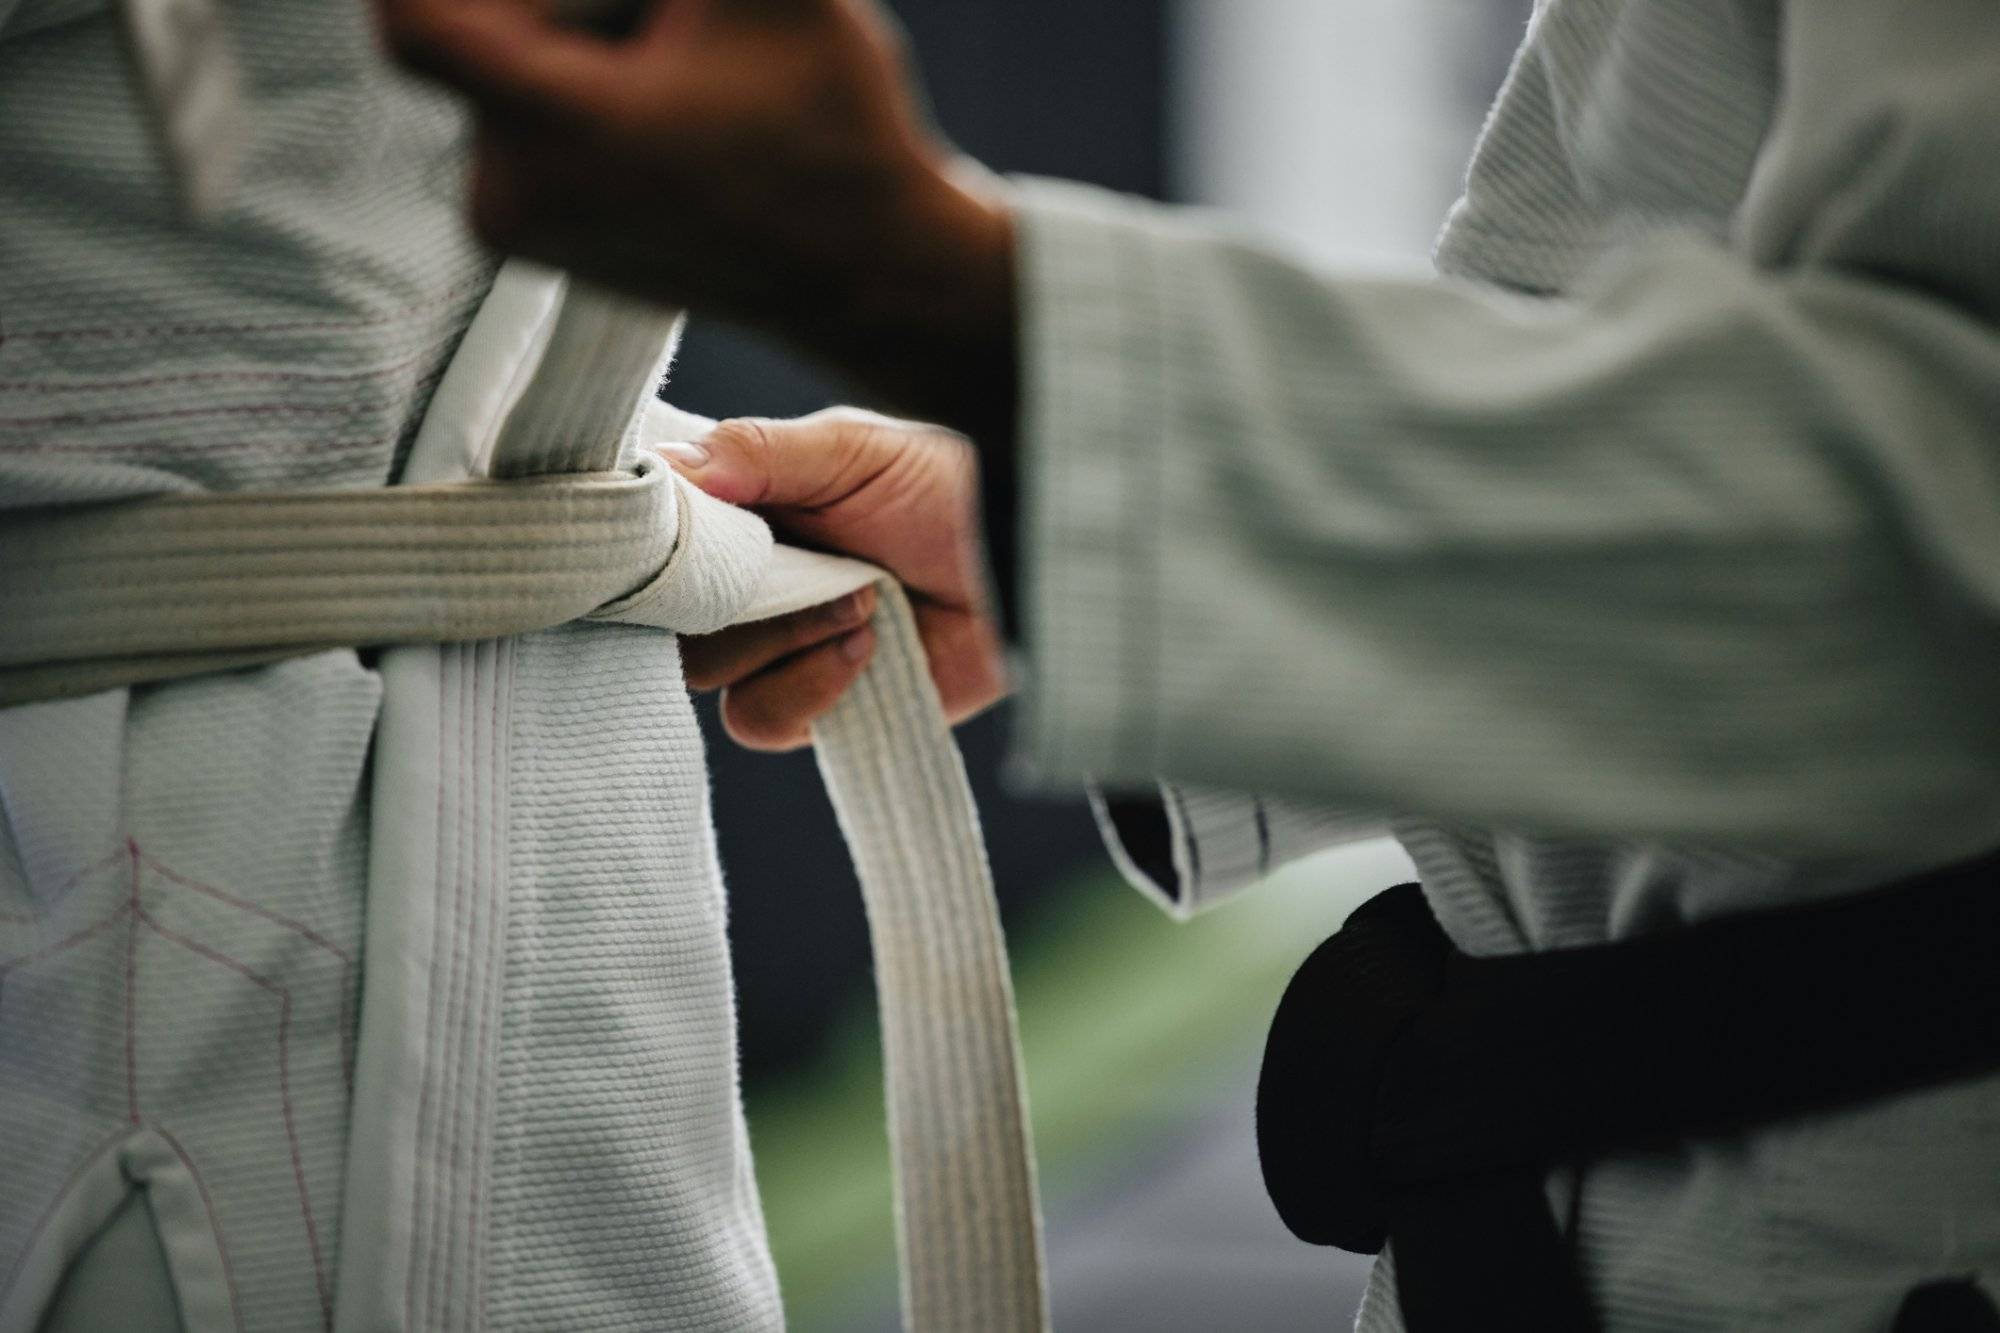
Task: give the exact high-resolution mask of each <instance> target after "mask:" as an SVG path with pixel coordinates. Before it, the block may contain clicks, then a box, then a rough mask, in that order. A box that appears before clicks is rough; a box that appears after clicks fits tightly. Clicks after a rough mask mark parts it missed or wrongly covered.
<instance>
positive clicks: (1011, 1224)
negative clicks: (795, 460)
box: [0, 268, 1048, 1331]
mask: <svg viewBox="0 0 2000 1333" xmlns="http://www.w3.org/2000/svg"><path fill="white" fill-rule="evenodd" d="M524 311H526V312H529V313H531V314H532V315H533V316H534V317H533V318H532V319H529V320H527V321H525V322H524V321H522V320H521V319H520V315H521V314H522V312H524ZM664 318H666V317H665V316H663V315H661V314H659V313H657V312H643V311H638V310H637V309H636V308H633V307H627V306H623V305H621V304H620V303H618V302H615V301H613V300H611V299H609V298H605V297H601V296H597V295H596V294H593V293H585V292H572V293H569V294H568V296H567V299H565V296H564V293H563V289H562V285H561V284H560V283H559V282H556V281H554V280H552V279H550V278H548V277H546V276H543V275H539V274H535V273H533V272H531V271H526V270H523V269H520V268H514V269H510V270H509V271H507V272H503V274H502V277H501V281H500V282H499V283H498V284H496V289H495V293H494V296H493V298H491V299H490V300H489V302H488V311H487V312H483V313H482V315H481V321H482V322H483V326H484V327H482V325H475V328H474V331H473V333H472V334H470V335H468V339H467V342H468V344H473V343H477V342H480V341H481V340H482V339H483V340H484V341H485V342H486V343H487V344H491V343H492V342H493V340H494V339H495V338H500V339H503V340H504V339H506V338H509V337H523V338H526V339H528V340H529V342H531V343H532V344H533V346H524V347H523V348H521V349H517V350H518V351H519V352H520V353H521V355H522V357H523V364H526V365H528V366H531V367H532V366H539V373H537V374H535V375H534V376H533V379H532V381H531V382H530V383H528V385H527V387H526V388H525V389H524V388H522V387H521V386H520V385H518V384H517V385H511V386H506V392H507V394H509V395H511V396H510V397H509V398H508V400H507V401H504V402H496V403H487V404H485V405H483V406H481V405H476V404H475V405H474V408H475V410H473V411H470V412H469V413H468V415H472V416H478V415H481V414H483V415H484V416H485V418H486V419H487V421H488V423H489V424H490V425H491V426H492V430H491V431H490V432H488V433H489V434H490V435H492V436H493V438H490V439H487V440H485V441H484V442H483V443H482V442H480V441H479V440H478V439H477V438H476V437H477V436H478V435H479V434H480V431H479V430H476V429H475V430H472V431H470V432H469V433H468V434H467V439H468V440H471V441H472V444H471V445H470V446H469V447H470V449H471V451H472V454H473V455H474V456H472V457H469V458H467V459H465V460H461V461H463V462H464V463H466V464H467V465H469V466H472V467H474V468H476V469H477V470H481V471H485V472H487V473H488V474H492V473H504V472H510V471H511V472H515V473H520V472H532V471H535V470H538V469H539V468H543V467H546V466H547V465H548V464H550V463H551V462H553V463H555V464H556V465H558V466H559V467H574V468H581V469H585V470H584V471H582V472H580V473H570V474H567V475H539V476H534V475H530V476H517V477H516V478H515V479H512V480H473V481H461V482H445V483H441V484H419V485H405V486H401V487H397V488H393V489H388V490H380V491H364V492H310V493H307V492H299V493H278V494H247V493H237V494H220V495H208V494H192V495H166V496H156V497H149V498H146V499H143V500H134V501H127V502H119V503H113V504H107V505H97V506H88V507H77V508H72V509H53V510H45V511H40V512H36V513H32V514H29V515H25V516H22V515H16V516H15V517H14V518H12V519H10V521H9V523H8V525H7V526H6V527H5V529H4V530H0V571H4V573H5V577H4V578H3V579H0V627H3V628H0V706H5V705H12V704H19V703H25V702H29V701H32V700H38V699H48V698H55V697H60V696H64V695H75V694H82V693H88V692H94V691H97V690H102V689H108V688H112V687H115V686H119V685H129V684H138V683H142V682H149V681H159V680H165V679H171V678H174V677H178V676H185V675H190V674H194V673H199V672H208V671H215V670H222V669H228V668H232V667H240V666H246V665H252V664H256V663H262V662H269V661H275V660H278V659H281V658H285V657H290V656H296V655H299V654H303V653H309V652H313V651H318V650H321V649H325V648H328V647H334V646H371V645H392V644H407V643H439V642H454V641H461V640H472V639H484V638H494V637H501V636H507V635H513V634H520V633H526V632H528V631H531V630H538V629H545V628H548V627H550V626H553V625H558V624H563V623H567V622H570V621H574V620H579V619H591V618H596V619H606V620H615V621H619V622H622V623H628V624H642V625H650V626H654V627H657V628H662V629H668V630H673V631H676V632H682V633H701V632H707V631H712V630H716V629H720V628H722V627H724V626H726V625H729V624H734V623H742V622H746V621H752V620H758V619H763V618H768V617H770V616H775V615H782V614H785V613H786V612H789V611H792V610H797V609H800V608H802V607H806V606H811V605H815V604H818V603H821V602H825V601H829V600H831V599H833V598H835V597H838V596H841V595H843V594H845V593H848V592H851V591H853V590H855V589H857V588H859V587H862V586H864V585H866V584H869V583H874V584H876V585H877V587H878V589H879V593H880V595H879V598H878V602H877V609H876V612H875V617H874V626H875V630H876V635H877V647H876V651H875V655H874V657H873V659H872V661H871V662H870V664H869V666H868V667H867V669H866V670H865V671H864V672H863V674H862V676H861V678H860V680H859V681H858V682H857V683H856V685H855V686H854V687H852V688H851V689H850V690H849V691H848V693H847V694H846V696H845V697H844V698H843V699H842V700H841V701H840V703H839V704H837V705H836V706H835V707H834V708H833V710H832V711H831V712H829V713H828V714H826V715H825V716H824V717H822V718H821V719H820V721H819V722H818V723H817V724H816V725H815V727H814V730H813V739H814V744H815V747H816V751H817V755H818V759H819V764H820V768H821V772H822V773H823V775H824V777H825V781H826V785H827V789H828V792H829V794H830V796H831V798H832V801H833V804H834V807H835V810H836V812H837V814H838V815H839V819H840V825H841V828H842V831H843V833H844V834H845V836H846V839H847V843H848V847H849V850H850V853H851V854H852V856H853V859H854V864H855V868H856V870H857V872H858V874H859V878H860V881H861V888H862V895H863V898H864V901H865V903H866V907H867V912H868V920H869V928H870V934H871V936H872V940H873V945H874V953H875V972H876V981H877V988H878V994H879V1001H880V1007H881V1015H882V1031H883V1046H884V1058H885V1068H886V1082H887V1087H886V1100H887V1108H888V1124H889V1135H890V1144H891V1155H892V1161H893V1165H894V1170H895V1174H896V1181H897V1209H896V1224H897V1241H898V1246H899V1250H900V1254H901V1259H902V1268H903V1303H904V1315H905V1320H906V1323H907V1325H908V1326H909V1327H911V1328H913V1329H920V1330H926V1331H929V1330H957V1329H966V1330H974V1329H978V1330H985V1329H994V1330H1000V1329H1007V1330H1015V1329H1040V1328H1045V1327H1046V1326H1047V1322H1048V1321H1047V1314H1046V1298H1045V1293H1044V1283H1043V1275H1042V1256H1041V1238H1040V1223H1039V1214H1038V1209H1037V1204H1036V1191H1035V1178H1034V1168H1033V1159H1032V1156H1031V1153H1030V1150H1029V1144H1028V1126H1027V1117H1026V1109H1025V1097H1024V1094H1023V1089H1022V1081H1021V1072H1020V1061H1019V1054H1018V1042H1017V1038H1016V1034H1015V1028H1014V1012H1013V997H1012V990H1011V985H1010V982H1009V979H1008V971H1007V961H1006V951H1005V945H1004V943H1003V941H1002V938H1001V935H1000V929H999V922H998V918H997V915H996V913H995V910H994V903H993V893H992V882H991V875H990V872H989V870H988V868H987V865H986V858H985V855H984V847H983V843H982V841H981V838H980V832H979V825H978V816H977V813H976V811H975V809H974V807H973V804H972V800H971V796H970V793H969V792H968V790H967V787H966V783H965V777H964V770H963V766H962V764H961V761H960V759H959V755H958V752H957V750H956V748H955V746H954V745H953V743H952V740H951V735H950V731H949V728H948V726H947V724H946V722H945V720H944V717H943V713H942V710H941V708H940V705H939V702H938V697H937V693H936V690H935V688H934V687H933V685H932V684H931V680H930V676H929V672H928V669H927V665H926V661H925V657H924V652H923V646H922V643H921V641H920V640H919V638H918V636H917V631H916V624H915V621H914V619H913V617H912V615H911V612H910V607H909V603H908V601H907V599H906V598H905V597H904V595H903V593H902V590H901V588H900V587H899V586H898V585H897V584H896V583H895V581H894V580H893V579H890V578H889V577H888V576H886V575H884V574H883V573H881V571H879V570H876V569H874V568H872V567H870V566H867V565H863V564H860V563H858V562H856V561H851V560H842V559H838V558H835V557H830V556H823V555H817V554H813V553H810V552H805V551H799V550H794V549H791V548H786V547H775V546H774V545H773V543H772V541H771V538H770V534H769V530H768V529H767V528H766V527H765V526H764V524H763V523H762V522H761V521H760V520H758V519H756V518H755V517H754V516H752V515H750V514H748V513H745V512H744V511H741V510H737V509H734V508H732V507H730V506H728V505H725V504H722V503H721V502H719V501H716V500H714V499H711V498H710V497H708V496H706V495H703V494H702V493H701V492H699V491H698V490H695V489H694V488H693V487H691V486H689V485H688V484H687V483H686V482H684V481H682V480H681V479H680V478H678V477H676V476H675V475H674V474H673V473H672V472H671V471H669V470H668V469H666V468H665V467H664V466H662V465H659V464H658V463H657V462H654V461H652V460H650V459H642V461H641V462H640V463H639V465H638V466H637V467H636V468H635V469H634V470H632V471H625V472H616V471H602V470H589V469H602V468H604V467H606V466H607V464H608V463H609V462H610V461H611V454H612V450H611V449H610V448H609V447H607V445H615V444H616V443H617V442H618V440H619V438H620V436H621V434H622V435H624V436H626V437H628V439H629V437H630V436H631V435H632V434H633V433H634V432H635V431H636V432H637V434H638V436H639V438H640V439H642V440H643V439H644V438H645V437H646V435H647V433H648V432H649V431H650V432H651V434H652V436H653V439H654V441H655V442H657V441H658V440H662V439H665V438H678V437H682V436H684V435H685V434H686V433H687V432H686V430H685V428H683V429H681V430H678V431H676V430H675V429H674V426H675V418H676V416H677V414H674V413H673V412H672V410H671V409H666V408H661V407H657V406H655V407H652V408H650V409H648V411H646V412H645V413H642V414H641V416H640V418H639V420H638V421H637V422H636V423H635V422H631V421H629V420H628V419H629V418H631V416H632V412H631V409H630V406H629V400H628V401H627V403H626V404H623V405H616V404H614V405H613V406H612V407H610V408H608V409H607V412H609V413H611V415H607V416H606V417H605V422H606V423H609V424H608V425H607V426H606V430H607V432H608V442H607V441H604V440H603V439H602V437H600V442H599V443H597V444H595V445H593V446H589V447H583V446H579V445H578V444H577V443H576V435H575V427H576V423H577V421H578V413H577V411H576V404H575V403H574V402H570V403H564V402H563V401H561V400H562V399H563V398H564V397H566V396H568V397H573V396H574V395H575V394H576V393H578V392H581V391H582V390H581V389H580V388H579V387H578V386H576V385H575V384H574V383H573V381H572V380H565V379H564V378H563V376H562V373H561V372H562V371H564V370H565V369H567V370H570V371H573V370H574V367H575V366H576V365H579V364H589V365H592V366H600V365H602V364H603V363H604V362H605V361H606V360H607V359H609V360H610V361H611V362H613V363H614V364H613V365H612V367H611V371H610V374H609V376H608V379H609V381H610V382H612V383H618V382H619V381H620V380H621V379H622V380H629V379H631V378H633V377H634V367H635V366H636V367H638V372H637V377H638V378H639V379H640V380H642V381H643V380H644V379H645V378H646V377H647V375H648V374H649V373H650V372H649V371H648V370H647V369H646V367H648V366H651V365H653V364H654V363H656V362H657V361H658V358H659V352H658V343H659V337H658V334H659V331H660V327H661V326H660V324H659V321H660V320H662V319H664ZM517 324H518V325H521V329H519V330H517V329H515V328H513V327H512V325H517ZM649 337H650V342H649ZM620 356H623V357H625V358H626V360H627V362H629V363H630V364H626V365H622V366H621V365H618V364H616V362H617V361H618V358H619V357H620ZM641 363H643V364H641ZM446 397H447V395H446V394H445V391H444V389H442V388H441V390H440V400H441V401H440V404H439V405H438V406H436V407H434V412H436V411H438V410H441V409H442V408H443V407H444V406H445V404H444V401H443V400H445V399H446ZM555 420H560V421H562V422H563V425H564V429H563V430H561V431H552V430H550V429H548V428H547V427H548V422H550V421H555ZM683 420H684V419H683ZM431 424H432V423H429V422H427V423H426V429H427V431H428V430H429V429H430V426H431ZM524 441H525V443H524ZM421 448H423V442H422V441H420V449H421ZM447 452H449V449H448V448H447ZM628 453H629V451H628ZM482 454H483V455H484V456H483V457H482V456H480V455H482ZM428 457H429V461H428V462H427V463H426V466H427V467H428V468H429V469H430V471H431V472H432V473H433V474H434V475H435V474H439V473H448V472H450V471H451V470H452V465H451V464H450V463H449V462H446V463H442V464H440V463H439V462H438V459H437V451H436V450H435V449H433V450H432V451H431V453H430V455H429V456H428ZM481 464H483V467H481V466H480V465H481ZM417 470H418V471H420V472H421V471H422V470H423V468H418V469H417Z"/></svg>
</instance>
